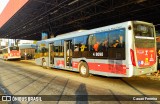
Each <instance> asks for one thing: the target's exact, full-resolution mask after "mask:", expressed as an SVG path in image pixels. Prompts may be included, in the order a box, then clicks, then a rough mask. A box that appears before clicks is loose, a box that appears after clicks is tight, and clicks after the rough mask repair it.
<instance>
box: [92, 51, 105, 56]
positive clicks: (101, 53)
mask: <svg viewBox="0 0 160 104" xmlns="http://www.w3.org/2000/svg"><path fill="white" fill-rule="evenodd" d="M93 56H103V52H93Z"/></svg>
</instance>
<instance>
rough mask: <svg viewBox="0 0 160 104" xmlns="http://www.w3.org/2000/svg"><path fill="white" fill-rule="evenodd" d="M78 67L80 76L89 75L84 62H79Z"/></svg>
mask: <svg viewBox="0 0 160 104" xmlns="http://www.w3.org/2000/svg"><path fill="white" fill-rule="evenodd" d="M78 69H79V73H80V75H81V76H83V77H89V75H90V74H89V68H88V65H87V63H86V62H80V63H79V67H78Z"/></svg>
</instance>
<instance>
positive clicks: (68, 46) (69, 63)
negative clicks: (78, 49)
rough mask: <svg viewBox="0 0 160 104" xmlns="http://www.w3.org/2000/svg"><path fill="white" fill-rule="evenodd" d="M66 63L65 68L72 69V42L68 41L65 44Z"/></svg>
mask: <svg viewBox="0 0 160 104" xmlns="http://www.w3.org/2000/svg"><path fill="white" fill-rule="evenodd" d="M64 46H65V48H64V52H65V53H64V61H65V67H66V68H71V67H72V48H71V47H72V40H66V41H65V42H64Z"/></svg>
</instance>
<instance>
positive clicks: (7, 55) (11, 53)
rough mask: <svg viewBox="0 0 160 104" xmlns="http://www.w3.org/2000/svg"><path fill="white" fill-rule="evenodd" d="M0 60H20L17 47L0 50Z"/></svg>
mask: <svg viewBox="0 0 160 104" xmlns="http://www.w3.org/2000/svg"><path fill="white" fill-rule="evenodd" d="M1 50H2V53H1V58H2V59H4V60H11V59H20V58H21V55H20V49H19V47H17V46H11V47H6V48H3V49H1Z"/></svg>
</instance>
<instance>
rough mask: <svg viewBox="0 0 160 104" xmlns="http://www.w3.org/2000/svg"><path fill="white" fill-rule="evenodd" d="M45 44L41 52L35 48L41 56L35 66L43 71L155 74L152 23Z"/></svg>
mask: <svg viewBox="0 0 160 104" xmlns="http://www.w3.org/2000/svg"><path fill="white" fill-rule="evenodd" d="M42 42H44V41H42ZM45 42H46V43H47V44H46V46H45V47H46V48H45V49H44V50H43V48H44V47H42V46H41V44H38V45H37V46H38V47H37V48H38V50H39V52H40V53H39V54H43V55H39V57H38V58H36V63H37V64H38V65H42V66H44V65H45V66H44V67H52V68H59V69H65V70H70V71H77V72H79V73H80V74H81V75H82V76H84V77H88V76H89V75H90V74H96V75H103V76H112V77H131V76H136V75H142V74H147V73H153V72H155V71H157V61H156V60H157V58H156V56H157V55H156V36H155V27H154V25H153V24H152V23H147V22H142V21H127V22H123V23H118V24H115V25H110V26H105V27H100V28H96V29H91V30H86V31H83V32H77V33H66V34H64V35H60V36H57V37H55V38H52V39H48V40H45ZM40 43H41V42H40ZM42 50H43V51H42ZM45 53H46V55H45V56H44V54H45ZM41 56H42V57H41ZM37 59H38V60H37Z"/></svg>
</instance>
